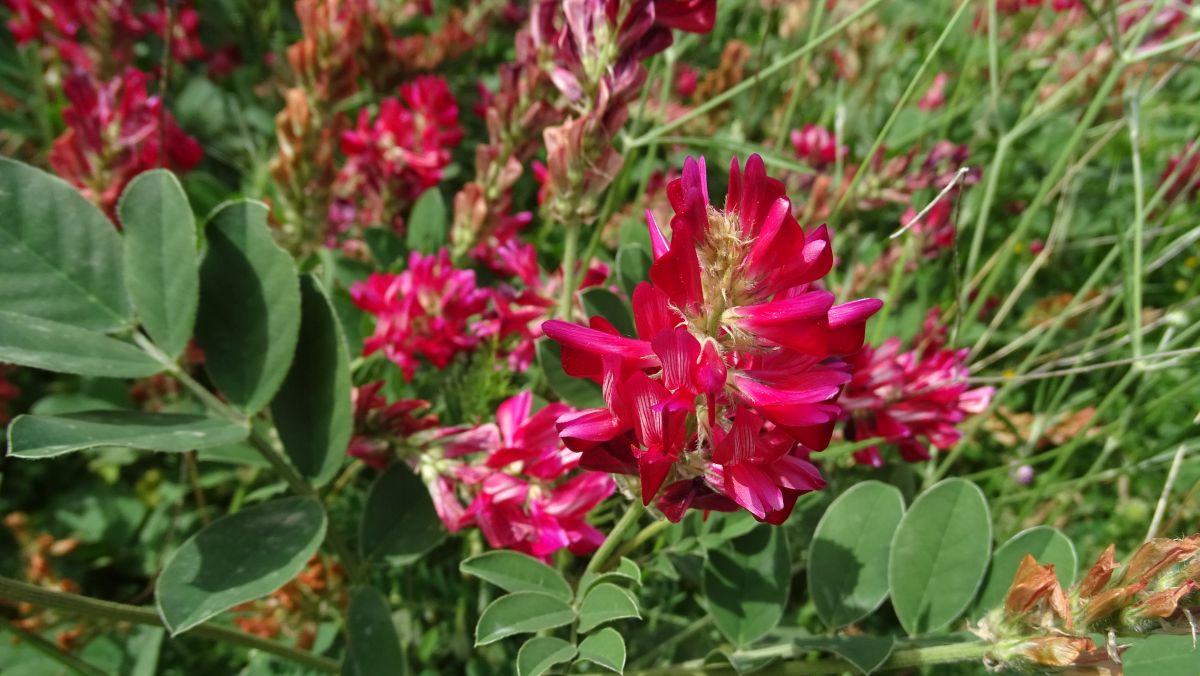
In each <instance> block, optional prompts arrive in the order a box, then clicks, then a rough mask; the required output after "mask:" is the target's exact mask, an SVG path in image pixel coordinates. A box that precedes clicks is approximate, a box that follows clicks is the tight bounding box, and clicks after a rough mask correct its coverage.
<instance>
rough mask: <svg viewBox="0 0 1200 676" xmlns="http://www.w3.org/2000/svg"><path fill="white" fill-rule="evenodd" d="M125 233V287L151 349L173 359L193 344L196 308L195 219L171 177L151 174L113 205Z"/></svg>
mask: <svg viewBox="0 0 1200 676" xmlns="http://www.w3.org/2000/svg"><path fill="white" fill-rule="evenodd" d="M117 213H118V214H119V215H120V218H121V224H122V225H123V226H124V227H125V286H126V288H127V289H128V290H129V297H130V298H132V299H133V305H134V307H135V308H136V309H137V314H138V318H139V320H140V321H141V324H142V326H143V327H144V328H145V329H146V332H147V333H149V334H150V337H151V338H153V339H154V343H155V344H156V345H158V347H159V348H161V349H162V351H163V352H165V353H167V355H169V356H170V357H173V358H174V357H178V356H179V355H180V354H181V353H182V352H183V349H184V348H185V347H187V344H188V341H189V340H191V338H192V328H193V327H194V325H195V323H196V307H197V305H198V304H199V302H200V262H199V258H200V257H199V255H198V253H197V251H196V217H195V216H194V215H193V214H192V207H191V205H189V204H188V199H187V195H186V194H184V192H183V186H181V185H179V180H178V179H176V178H175V176H174V174H172V173H171V172H169V171H167V170H165V169H154V170H151V171H147V172H144V173H142V174H139V175H138V176H137V177H136V178H134V179H133V180H132V181H130V183H129V185H128V186H126V188H125V192H124V193H123V194H122V195H121V201H120V202H119V203H118V205H117Z"/></svg>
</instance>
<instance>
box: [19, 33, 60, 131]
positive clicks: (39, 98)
mask: <svg viewBox="0 0 1200 676" xmlns="http://www.w3.org/2000/svg"><path fill="white" fill-rule="evenodd" d="M21 60H22V61H24V63H25V67H26V70H27V71H28V73H29V85H30V86H31V87H32V88H33V94H34V100H35V101H36V105H35V107H34V111H33V114H34V117H35V118H36V119H37V125H38V133H39V134H41V136H42V147H44V148H48V147H50V144H51V143H53V142H54V121H53V119H52V117H51V115H52V112H51V109H50V98H49V97H48V96H47V95H46V78H45V75H44V74H43V72H42V63H41V60H40V59H39V58H38V54H37V47H36V46H33V45H30V46H27V47H23V48H22V49H21Z"/></svg>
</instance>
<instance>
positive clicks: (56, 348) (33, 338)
mask: <svg viewBox="0 0 1200 676" xmlns="http://www.w3.org/2000/svg"><path fill="white" fill-rule="evenodd" d="M0 362H7V363H9V364H18V365H20V366H28V367H30V368H35V369H45V370H47V371H55V372H58V373H74V374H77V375H81V376H100V377H102V378H145V377H146V376H152V375H154V374H155V373H158V372H159V371H161V370H163V366H162V365H161V364H159V363H158V362H157V361H155V360H154V359H152V358H150V356H149V355H147V354H146V353H145V352H142V351H141V350H139V349H138V348H136V347H134V346H133V345H131V344H129V343H126V342H124V341H121V340H117V339H116V338H109V337H108V336H106V335H104V334H102V333H97V332H95V331H90V330H88V329H81V328H79V327H76V326H72V325H70V324H61V323H59V322H55V321H51V320H49V319H42V318H40V317H32V316H29V315H19V314H14V313H12V312H3V311H0Z"/></svg>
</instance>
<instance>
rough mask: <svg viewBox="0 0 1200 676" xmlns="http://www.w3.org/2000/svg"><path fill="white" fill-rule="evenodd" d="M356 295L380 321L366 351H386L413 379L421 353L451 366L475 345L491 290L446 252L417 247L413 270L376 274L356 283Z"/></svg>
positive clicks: (358, 302)
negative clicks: (425, 251)
mask: <svg viewBox="0 0 1200 676" xmlns="http://www.w3.org/2000/svg"><path fill="white" fill-rule="evenodd" d="M350 297H351V298H352V299H353V300H354V303H355V304H356V305H358V307H359V308H361V309H363V310H364V311H366V312H368V313H370V314H372V315H374V316H375V320H376V322H375V333H374V335H372V336H371V337H369V338H367V339H366V341H365V343H364V345H363V352H364V353H365V354H372V353H374V352H376V351H379V350H383V353H384V355H385V356H387V358H388V359H390V360H392V361H393V362H395V363H396V365H397V366H399V367H400V369H401V370H402V371H403V372H404V377H405V379H408V380H411V379H412V376H413V373H415V372H416V369H417V366H419V365H420V357H424V358H426V359H428V360H429V361H430V362H431V363H432V364H433V365H434V366H436V367H437V368H445V367H446V366H447V365H449V364H450V361H451V360H452V359H454V357H455V355H457V354H459V353H460V352H464V351H468V350H472V349H474V348H475V346H476V345H477V344H478V343H479V335H478V333H477V331H476V327H475V321H474V320H475V318H476V315H478V314H479V313H481V312H482V311H483V310H484V308H485V307H486V306H487V301H488V294H487V291H485V290H484V289H480V288H476V286H475V272H474V271H472V270H459V269H457V268H455V267H454V266H452V265H451V264H450V256H449V255H448V254H447V253H446V251H445V250H442V251H440V252H438V253H436V254H430V255H428V256H425V255H422V254H421V253H420V252H419V251H414V252H412V253H411V254H410V255H409V259H408V269H407V270H405V271H404V272H401V273H400V274H387V273H374V274H372V275H371V276H370V277H368V278H367V279H366V280H364V281H362V282H358V283H357V284H355V285H354V286H353V287H352V288H351V289H350Z"/></svg>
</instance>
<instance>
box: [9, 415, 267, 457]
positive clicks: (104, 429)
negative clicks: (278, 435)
mask: <svg viewBox="0 0 1200 676" xmlns="http://www.w3.org/2000/svg"><path fill="white" fill-rule="evenodd" d="M246 435H247V430H246V428H245V427H242V426H241V425H237V424H234V423H232V422H229V421H228V420H217V419H215V418H206V417H204V416H200V415H190V414H182V413H144V412H142V411H88V412H84V413H71V414H67V415H58V416H52V415H21V416H17V417H16V419H14V420H13V421H12V424H11V425H9V426H8V454H9V455H11V456H13V457H17V458H52V457H54V456H57V455H63V454H64V453H71V452H72V451H82V450H86V449H89V448H97V447H105V446H120V447H124V448H136V449H139V450H143V451H165V452H170V453H183V452H186V451H193V450H196V449H200V448H209V447H213V446H223V445H225V444H232V443H237V442H239V441H241V440H243V439H245V438H246Z"/></svg>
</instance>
